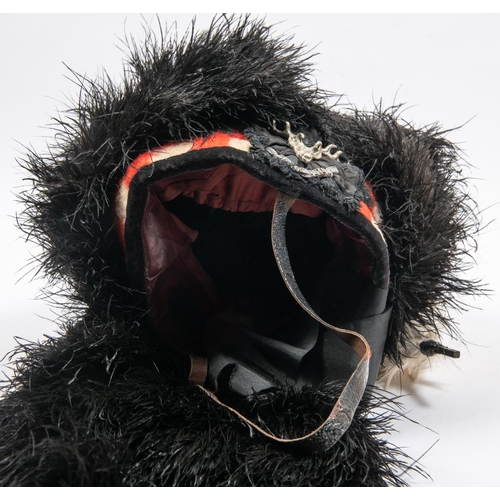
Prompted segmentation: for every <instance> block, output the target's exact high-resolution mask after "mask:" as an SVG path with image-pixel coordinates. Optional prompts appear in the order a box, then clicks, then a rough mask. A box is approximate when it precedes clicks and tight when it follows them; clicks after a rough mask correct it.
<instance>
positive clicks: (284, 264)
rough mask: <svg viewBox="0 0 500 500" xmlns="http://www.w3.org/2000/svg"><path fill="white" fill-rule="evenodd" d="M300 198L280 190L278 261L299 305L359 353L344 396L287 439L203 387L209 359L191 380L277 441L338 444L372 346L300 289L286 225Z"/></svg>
mask: <svg viewBox="0 0 500 500" xmlns="http://www.w3.org/2000/svg"><path fill="white" fill-rule="evenodd" d="M295 201H296V199H295V198H293V197H291V196H289V195H286V194H284V193H278V196H277V198H276V202H275V205H274V212H273V220H272V228H271V237H272V245H273V251H274V256H275V259H276V262H277V264H278V268H279V270H280V273H281V276H282V277H283V280H284V282H285V284H286V286H287V288H288V290H289V291H290V293H291V294H292V295H293V297H294V298H295V300H296V301H297V302H298V304H299V305H300V306H301V307H302V308H303V309H304V310H305V311H306V312H307V313H308V314H309V315H310V316H311V317H313V318H314V319H315V320H316V321H318V322H319V323H320V324H322V325H323V326H325V327H326V328H327V329H328V331H330V332H331V333H332V334H334V335H337V337H339V338H340V339H341V340H342V341H344V342H345V343H346V344H348V345H349V346H350V347H352V349H354V351H355V352H356V353H357V354H358V356H359V362H358V364H357V366H356V368H355V370H354V372H353V373H352V374H351V376H350V377H349V379H348V381H347V383H346V385H345V386H344V388H343V390H342V392H341V394H340V396H339V397H338V399H337V401H336V402H335V404H334V406H333V408H332V410H331V411H330V414H329V415H328V417H327V418H326V419H325V420H324V421H323V422H322V423H321V424H320V425H319V426H318V427H317V428H316V429H314V430H313V431H311V432H309V433H307V434H305V435H303V436H300V437H296V438H283V437H279V436H276V435H274V434H271V433H270V432H268V431H266V430H264V429H262V428H261V427H260V426H259V425H257V424H256V423H254V422H252V421H251V420H249V419H248V418H246V417H245V416H243V415H242V414H241V413H239V412H238V411H237V410H236V409H234V408H232V407H230V406H228V405H226V404H224V403H223V402H222V401H220V400H219V398H218V397H217V396H216V395H215V394H214V393H213V392H211V391H209V390H208V389H206V388H205V387H203V384H204V382H205V376H206V366H207V360H206V359H205V358H199V357H196V356H191V373H190V376H189V380H190V381H191V382H193V383H194V384H196V385H198V386H199V387H200V388H201V389H202V390H203V391H204V392H205V393H206V394H207V395H208V396H210V397H211V398H212V399H213V400H214V401H215V402H216V403H218V404H219V405H221V406H223V407H224V408H227V409H228V410H229V411H230V412H232V413H234V414H235V415H237V416H238V417H239V418H240V419H241V420H242V421H243V422H245V423H246V424H248V425H250V426H251V427H252V428H254V429H255V430H256V431H258V432H259V433H260V434H262V435H264V436H266V437H268V438H269V439H272V440H273V441H277V442H280V443H296V442H306V441H308V440H311V439H312V438H316V439H317V438H321V440H323V441H326V443H327V444H328V446H331V445H333V444H335V443H336V442H337V441H338V440H339V439H340V438H341V437H342V435H343V434H344V432H345V431H346V430H347V429H348V428H349V426H350V425H351V421H352V419H353V417H354V413H355V411H356V408H357V407H358V404H359V402H360V400H361V398H362V396H363V394H364V392H365V388H366V384H367V381H368V368H369V360H370V357H371V350H370V346H369V345H368V342H367V341H366V339H365V338H364V337H363V336H362V335H361V334H359V333H357V332H354V331H350V330H344V329H342V328H337V327H335V326H333V325H330V324H329V323H327V322H326V321H324V320H322V319H321V318H320V317H319V316H318V315H317V314H316V313H315V312H314V311H313V310H312V308H311V306H310V305H309V304H308V302H307V300H306V299H305V297H304V295H303V294H302V292H301V291H300V290H299V287H298V285H297V282H296V279H295V276H294V274H293V271H292V268H291V264H290V258H289V255H288V249H287V245H286V237H285V228H286V219H287V215H288V212H289V211H290V208H291V207H292V205H293V203H294V202H295Z"/></svg>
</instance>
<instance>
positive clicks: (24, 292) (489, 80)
mask: <svg viewBox="0 0 500 500" xmlns="http://www.w3.org/2000/svg"><path fill="white" fill-rule="evenodd" d="M259 16H260V17H261V16H262V15H259ZM197 17H198V25H199V27H203V26H206V25H207V24H208V22H209V21H210V19H211V18H212V15H206V14H203V15H198V16H197ZM159 18H160V20H161V22H162V23H163V22H168V23H172V22H173V21H177V22H178V31H179V33H183V32H184V30H185V29H186V28H187V26H188V23H189V21H190V20H191V18H192V15H189V14H186V15H180V14H172V15H167V14H161V15H160V16H159ZM152 19H153V17H152V16H151V15H147V16H145V20H146V22H153V23H155V22H156V21H154V20H153V21H152ZM267 20H268V21H269V22H270V23H274V22H279V24H278V25H277V26H276V31H277V32H278V33H282V32H286V33H288V34H290V35H292V34H293V35H294V36H295V40H296V41H297V42H299V43H300V42H304V43H306V44H307V46H309V47H311V48H315V51H318V52H319V53H320V55H318V56H317V57H316V58H315V62H316V66H317V72H316V78H317V80H318V82H319V85H320V87H322V88H326V89H328V90H331V91H335V92H336V93H338V94H344V95H345V97H344V98H343V102H344V103H348V102H352V103H353V104H355V105H356V106H357V107H358V108H365V109H373V107H374V103H378V102H379V101H380V100H381V99H382V100H383V102H384V103H385V105H387V106H389V105H391V104H393V103H406V104H407V106H406V108H407V109H406V111H405V113H404V115H403V117H404V118H406V119H407V120H408V121H411V122H413V123H415V124H417V125H424V124H429V123H434V122H436V121H438V122H440V123H441V124H442V125H443V126H444V127H445V128H447V129H449V128H454V127H457V126H460V125H464V126H463V127H462V128H461V129H460V130H455V131H453V132H450V134H449V138H450V139H451V140H453V141H454V142H457V143H459V144H460V145H461V147H462V148H463V149H464V151H465V152H466V153H467V155H468V159H469V161H470V163H471V164H472V165H474V166H475V168H473V169H472V170H471V171H470V172H469V175H470V177H471V190H472V192H473V193H475V198H476V200H477V201H478V203H479V206H480V208H481V210H482V213H483V221H484V223H487V222H490V224H489V225H488V227H487V228H486V229H485V230H484V231H483V233H482V235H481V236H480V238H479V248H478V252H477V254H476V259H477V268H476V269H475V270H474V271H473V272H472V273H471V274H470V276H472V277H484V279H485V281H486V282H488V283H489V288H490V289H491V290H492V293H491V295H490V298H488V299H485V298H478V299H477V300H475V301H473V300H472V301H470V306H471V308H470V309H469V311H467V312H466V313H464V314H461V315H458V316H457V317H458V320H459V322H460V325H461V329H462V332H463V334H464V337H465V339H466V341H467V344H466V345H465V346H464V345H459V343H458V342H456V341H451V340H450V341H449V342H446V343H447V344H448V345H449V346H450V347H456V348H458V349H460V350H461V351H462V357H461V359H460V360H458V361H456V362H455V361H448V360H443V362H442V363H438V365H439V366H434V367H433V369H432V370H429V371H428V372H426V373H425V374H424V375H423V376H422V377H421V379H420V383H419V384H417V385H414V386H406V385H403V386H401V387H396V388H393V390H394V391H395V392H397V393H398V394H399V393H403V394H406V396H405V397H404V399H403V402H404V404H405V407H406V409H407V410H408V416H409V417H410V418H411V419H413V420H416V421H418V422H420V423H422V424H423V425H425V426H426V427H428V428H430V429H431V430H432V431H431V430H428V429H426V428H424V427H422V426H419V425H416V424H412V423H410V422H409V421H406V422H405V421H402V422H401V423H400V424H399V425H398V427H399V429H400V431H401V432H400V433H399V434H397V435H395V436H394V437H392V438H391V440H393V441H396V442H397V443H398V444H400V445H402V446H404V447H405V451H407V452H408V453H409V454H410V455H412V456H414V457H415V458H416V457H418V456H419V455H420V454H421V453H423V452H425V451H426V450H427V449H428V448H429V447H431V446H432V445H433V444H434V446H433V447H432V449H430V450H429V451H428V452H427V453H426V455H425V456H424V457H423V458H422V459H421V461H420V462H421V465H422V466H423V467H424V468H425V469H426V470H427V472H429V473H430V474H431V476H432V479H426V478H422V477H419V476H415V475H414V476H412V477H408V478H407V480H408V481H409V482H410V484H412V485H419V486H420V485H425V486H429V485H430V486H432V485H435V486H496V485H498V484H500V479H499V478H498V473H497V468H498V463H499V459H498V454H497V450H498V449H499V448H500V432H499V430H498V429H499V425H498V420H499V418H498V414H499V409H500V407H499V403H498V387H499V382H500V376H499V371H498V361H497V351H498V348H499V345H500V341H499V335H500V333H499V332H498V331H497V330H498V326H497V325H498V317H499V315H498V309H499V307H500V303H499V302H498V290H499V284H500V277H499V274H500V271H499V266H498V265H497V264H496V261H495V258H496V256H497V254H498V248H499V247H500V233H499V228H500V223H499V222H498V220H496V218H498V215H499V212H500V209H499V206H498V201H499V195H498V190H499V187H498V184H499V181H500V168H499V167H498V151H497V144H498V142H499V127H498V122H497V120H498V117H499V116H500V102H499V97H498V93H499V89H500V78H499V75H500V65H499V63H500V56H499V47H500V35H499V30H498V25H499V21H500V18H499V17H498V16H497V15H471V14H467V15H447V14H444V15H416V14H413V15H382V14H380V15H361V14H358V15H340V14H323V15H319V14H300V15H299V14H289V15H286V14H279V15H278V14H268V15H267ZM144 22H145V21H144V19H142V18H141V17H140V16H138V15H135V14H134V15H125V14H110V15H56V14H50V15H1V16H0V43H1V45H0V47H1V49H0V50H1V55H2V77H1V80H0V88H1V93H0V99H1V108H0V109H1V118H2V119H1V120H0V127H1V131H0V152H1V158H2V163H3V165H2V177H3V182H2V183H1V186H0V190H1V194H0V231H1V233H0V234H2V240H1V241H2V242H1V252H2V253H1V257H2V258H1V259H0V276H1V280H2V285H3V286H2V287H1V289H0V307H1V310H0V321H1V325H2V331H1V335H0V358H1V357H2V355H3V354H4V353H6V352H7V351H9V350H10V349H12V348H13V347H14V345H15V341H14V340H13V336H15V335H17V336H20V337H24V338H27V339H32V340H36V339H41V338H42V337H43V335H45V334H49V335H51V334H53V332H54V330H55V328H56V327H55V326H54V324H53V323H52V322H51V319H53V318H54V313H53V312H52V311H51V310H50V307H49V306H48V305H47V304H46V303H44V302H43V301H41V300H35V297H36V296H37V294H38V290H39V288H40V286H41V285H42V284H43V282H42V281H40V280H37V279H35V280H34V281H31V278H33V274H30V275H29V276H28V277H23V275H24V271H23V270H21V271H20V269H22V268H23V266H25V265H26V263H27V261H28V260H29V258H30V252H31V251H32V249H31V248H30V246H29V245H27V244H26V242H25V241H24V240H23V239H22V237H21V235H20V234H19V232H18V231H17V229H15V227H14V220H13V217H14V216H15V214H16V211H18V210H19V209H20V207H19V206H18V205H17V204H16V202H15V194H14V193H15V192H18V191H19V186H22V185H26V182H24V181H23V176H24V174H23V173H22V172H20V171H19V169H18V168H16V157H19V156H22V154H23V153H22V151H23V149H22V146H21V145H32V146H33V147H34V148H35V149H37V150H40V149H44V144H45V141H46V140H50V137H51V131H50V129H49V128H47V126H49V127H50V123H51V119H50V117H51V116H54V115H55V114H56V112H57V109H64V107H65V103H66V102H67V96H72V95H75V94H76V92H77V88H76V86H75V85H74V84H72V82H71V81H70V80H69V79H68V78H67V77H68V75H69V71H68V70H67V69H66V68H65V67H64V65H63V62H64V63H65V64H67V65H68V66H69V67H71V68H73V69H75V70H76V71H78V72H80V73H85V74H87V75H88V76H90V77H92V76H95V75H96V74H98V72H99V71H100V68H101V67H103V68H105V69H106V71H107V72H108V73H109V74H110V75H111V76H112V77H113V78H114V79H116V80H119V79H120V77H121V61H122V53H121V52H120V50H119V48H117V47H116V45H118V46H121V43H120V41H119V39H120V38H123V36H124V33H125V32H127V33H131V34H133V35H134V36H135V37H136V38H139V39H140V37H141V36H142V32H143V31H142V27H141V25H142V24H144ZM4 363H5V362H4Z"/></svg>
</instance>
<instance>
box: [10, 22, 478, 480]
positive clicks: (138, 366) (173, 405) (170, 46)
mask: <svg viewBox="0 0 500 500" xmlns="http://www.w3.org/2000/svg"><path fill="white" fill-rule="evenodd" d="M127 43H128V54H129V55H128V58H127V60H126V62H125V70H124V76H123V81H122V82H120V83H118V84H117V83H114V82H113V80H112V79H111V78H110V77H108V76H107V75H104V76H103V77H102V78H100V79H97V80H90V79H88V78H87V77H84V76H81V75H79V74H76V73H73V78H74V80H75V82H76V84H77V85H78V86H79V88H80V92H79V97H78V99H77V101H76V102H75V103H73V104H72V105H71V106H70V107H69V109H68V110H67V111H66V112H65V113H63V114H62V115H61V117H60V118H58V119H57V122H56V133H55V137H54V143H53V144H52V145H51V147H50V149H49V151H48V152H47V153H42V154H39V153H37V152H35V151H31V152H29V153H28V154H27V155H26V157H25V159H24V160H22V161H21V164H22V166H23V168H25V169H26V170H27V171H28V172H29V177H30V180H31V181H32V187H31V189H29V190H26V191H25V192H23V193H22V194H21V195H20V198H21V201H22V202H23V203H24V205H25V209H24V211H23V212H22V214H21V215H20V216H19V227H20V229H21V230H22V231H23V232H24V233H25V234H26V235H27V236H28V237H29V239H31V240H33V241H35V242H37V243H38V245H39V247H40V254H39V255H38V257H37V261H36V265H37V266H39V267H40V271H39V272H41V273H43V274H44V275H45V276H46V277H47V278H48V280H49V282H50V283H51V284H55V283H57V284H59V285H61V286H62V287H63V289H64V290H65V293H66V294H67V295H68V297H69V303H68V304H66V306H65V307H66V309H67V310H69V311H73V314H72V315H71V319H70V320H69V321H68V322H66V323H65V324H63V325H61V327H60V328H61V331H62V335H61V336H60V337H58V338H57V339H50V338H48V339H47V340H46V341H44V342H42V343H40V344H29V343H24V344H23V343H21V345H20V347H19V349H18V352H17V353H15V354H16V361H15V363H16V370H15V374H14V376H13V378H12V379H11V380H9V381H7V382H6V383H5V385H4V391H5V396H4V397H3V399H2V400H0V485H6V486H7V485H10V486H24V485H32V486H41V485H75V486H87V485H94V486H97V485H115V486H119V485H133V486H149V485H159V486H167V485H171V486H186V485H194V486H212V485H225V486H251V485H255V486H264V485H269V486H285V485H297V486H306V485H308V486H309V485H316V486H327V485H329V486H340V485H345V486H380V485H384V484H389V485H403V484H404V480H403V479H402V478H401V473H402V472H403V471H405V470H406V466H405V465H404V463H405V460H406V458H407V457H405V455H404V454H403V453H402V452H401V451H400V450H397V449H395V448H394V447H392V446H391V445H390V444H388V443H387V441H386V432H388V431H389V430H390V428H391V423H390V421H391V418H392V417H389V415H388V414H387V415H386V414H381V412H380V408H384V407H385V406H387V405H388V406H390V405H391V401H390V400H387V399H384V398H383V397H382V396H380V397H379V396H377V395H376V393H373V392H371V391H368V392H367V393H366V394H365V396H364V398H363V400H362V403H361V405H360V406H359V407H358V410H357V412H356V415H355V418H354V420H353V422H352V424H351V426H350V428H349V429H348V431H347V432H346V434H345V435H344V436H343V437H342V439H341V440H340V441H339V443H338V445H337V446H336V447H335V448H334V449H326V450H324V449H323V450H314V451H312V452H304V451H300V450H297V449H294V448H286V449H284V448H282V447H280V446H278V445H276V446H275V445H272V444H270V443H269V442H268V441H267V440H265V439H264V438H260V437H255V436H253V435H252V433H251V432H250V430H249V429H248V428H246V427H245V426H244V425H242V424H241V422H240V421H239V420H238V419H237V418H236V417H234V416H233V415H232V414H230V413H228V412H227V411H226V410H225V409H224V408H222V407H220V406H217V405H216V404H215V403H214V402H213V401H211V400H210V399H208V398H207V397H206V396H205V395H204V394H203V393H202V392H201V391H200V390H199V389H198V388H196V387H194V386H192V385H190V384H189V383H188V382H187V372H188V366H187V364H186V359H185V358H184V357H183V356H181V355H179V354H177V355H176V352H175V350H173V349H171V348H170V347H169V346H166V345H165V344H164V343H162V342H160V341H159V340H158V339H157V338H156V337H155V335H154V334H153V332H152V328H151V327H150V325H149V324H148V316H147V310H146V309H145V308H144V306H143V296H142V295H143V292H141V291H138V290H135V289H134V288H133V287H132V286H131V284H130V283H129V281H128V278H127V272H126V262H125V256H124V253H123V251H122V248H121V246H120V242H119V240H118V236H117V233H116V231H115V227H114V224H115V215H114V199H115V195H116V191H117V185H118V182H119V180H120V179H121V178H122V176H123V175H124V172H125V169H126V168H127V166H128V165H129V164H130V163H131V161H133V160H134V159H135V158H136V157H138V156H139V155H140V154H142V153H144V152H146V151H149V150H151V149H154V148H156V147H158V146H162V145H164V144H166V143H168V142H175V141H182V140H189V139H192V138H196V137H203V136H206V135H208V134H210V133H212V132H214V131H220V130H222V131H233V130H239V131H242V130H244V129H245V128H247V127H251V126H259V127H262V128H265V127H268V126H269V125H270V124H271V123H272V121H273V120H280V121H282V122H283V121H288V122H290V123H291V124H292V126H293V127H299V128H300V127H301V126H303V127H308V128H310V129H314V130H315V131H316V132H317V134H318V136H319V137H320V138H321V139H322V141H323V144H329V143H335V144H337V145H338V146H339V148H340V149H341V150H342V151H344V154H345V156H346V157H347V158H348V159H349V161H350V162H351V163H353V164H354V165H357V166H358V167H360V168H362V169H363V170H364V171H365V173H366V175H367V179H368V181H369V182H370V184H371V186H372V187H373V190H374V192H375V195H376V197H377V200H378V201H379V203H380V207H381V212H382V217H383V221H382V223H381V229H382V231H383V234H384V236H385V239H386V241H387V244H388V247H389V254H390V264H391V280H392V288H393V291H394V309H393V314H392V318H391V325H390V331H389V336H388V341H387V343H386V347H385V351H384V354H385V356H386V357H387V358H388V359H389V360H391V361H392V362H394V363H395V364H396V365H397V364H400V363H401V357H402V356H403V355H405V349H406V347H407V345H408V344H409V343H412V342H414V341H415V334H411V335H410V333H409V332H410V331H417V332H418V331H434V332H436V333H439V331H441V330H438V329H439V328H442V327H444V330H443V331H446V332H448V333H452V334H455V333H456V330H455V327H454V322H453V319H452V316H451V313H450V310H451V309H453V308H457V307H460V305H461V302H460V300H461V297H463V296H464V295H468V294H474V293H477V291H478V289H479V288H478V284H477V283H475V282H472V281H468V280H467V279H465V278H464V277H463V274H462V271H463V270H464V269H466V267H467V265H468V264H467V262H468V260H467V259H466V257H468V255H469V253H470V251H471V249H472V248H473V246H474V240H473V239H474V235H475V234H476V232H477V229H478V221H477V216H476V209H475V206H474V204H473V202H472V201H471V199H470V197H469V195H468V192H467V183H466V180H465V178H464V177H463V175H462V172H461V164H462V161H461V158H460V152H459V151H458V149H457V148H456V147H455V146H454V145H453V144H451V143H450V142H448V141H447V139H446V137H445V136H446V134H445V132H444V131H441V130H440V129H439V128H438V127H437V126H431V127H427V128H423V129H416V128H414V127H413V126H411V125H410V124H408V123H405V122H404V121H402V120H401V119H400V117H399V115H398V111H399V110H398V109H394V108H390V109H389V110H387V111H384V110H383V109H377V110H376V111H374V112H373V113H367V112H359V111H356V110H354V111H353V110H345V111H343V112H341V111H340V110H339V109H338V108H333V109H332V108H330V107H329V106H328V98H329V97H330V96H329V94H328V93H327V92H324V91H322V90H320V89H319V88H317V86H316V84H315V82H314V80H313V78H312V66H311V60H310V58H311V54H309V53H308V52H307V51H306V50H305V49H304V47H302V46H297V45H295V44H294V43H293V41H292V40H291V39H288V38H284V37H279V36H276V35H275V34H274V33H273V29H272V27H269V26H267V25H266V24H265V21H263V20H252V19H251V18H250V17H248V16H247V17H241V18H239V17H229V18H228V17H225V16H223V17H220V18H217V19H215V20H214V21H213V23H212V24H211V26H210V27H209V28H208V29H207V30H205V31H201V32H197V31H196V30H195V28H194V25H193V27H192V29H191V30H190V31H189V32H188V33H187V34H186V35H185V36H184V37H183V38H182V39H181V40H176V39H174V38H171V37H170V34H169V32H168V30H167V31H164V32H163V31H162V32H161V33H160V34H159V35H158V36H156V35H155V34H154V33H153V31H152V30H151V31H148V32H147V36H146V39H145V40H144V41H141V42H136V41H134V40H133V39H130V40H128V42H127ZM417 337H418V334H417ZM331 393H332V390H331V388H330V389H329V390H326V389H324V388H323V389H318V390H317V391H316V392H311V391H309V392H308V390H307V389H304V390H303V391H298V392H297V391H296V392H294V391H291V392H287V391H286V390H282V391H281V392H279V391H278V392H276V393H273V394H272V395H268V396H267V397H262V396H261V397H260V399H259V397H256V398H250V399H249V400H247V401H243V402H241V404H243V405H244V406H245V405H247V406H246V407H247V410H248V411H249V412H252V411H255V408H259V411H258V412H257V414H256V418H260V417H261V416H262V419H263V420H265V421H266V422H269V417H270V416H273V415H274V414H275V413H274V408H275V405H282V404H283V400H286V401H291V402H292V406H291V408H293V411H292V413H293V414H294V415H297V414H301V413H302V408H305V407H307V408H310V407H316V406H318V405H319V406H320V407H321V405H322V402H323V401H324V402H325V403H326V401H327V400H328V398H331ZM271 396H272V397H271ZM375 409H378V411H376V412H374V411H373V410H375ZM380 415H382V416H380ZM283 419H285V420H286V417H283ZM283 422H284V420H280V419H279V418H278V421H277V422H274V424H275V425H276V426H277V427H278V428H280V425H282V424H283ZM310 424H311V422H309V421H301V422H299V423H297V422H296V423H295V424H294V425H297V430H300V428H302V427H304V428H307V427H308V426H309V425H310Z"/></svg>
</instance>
